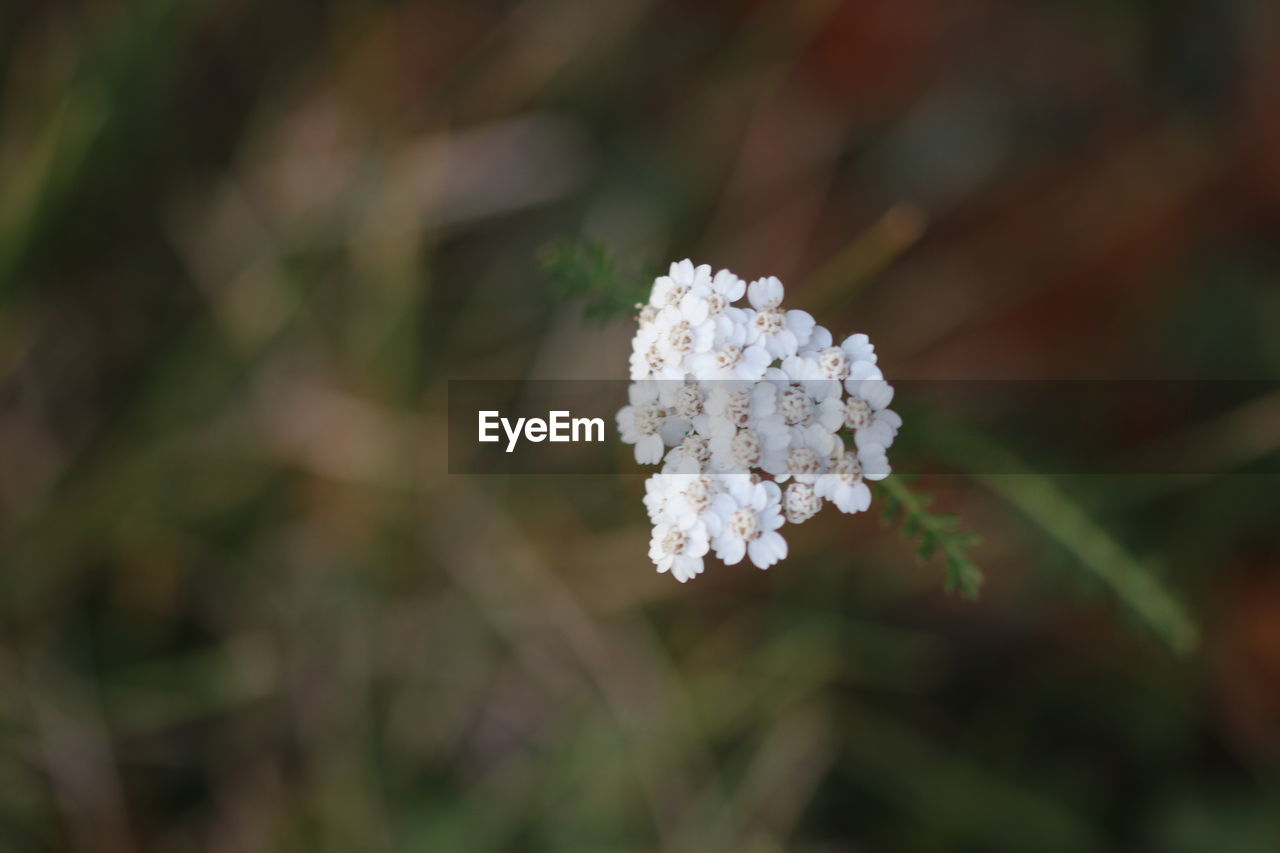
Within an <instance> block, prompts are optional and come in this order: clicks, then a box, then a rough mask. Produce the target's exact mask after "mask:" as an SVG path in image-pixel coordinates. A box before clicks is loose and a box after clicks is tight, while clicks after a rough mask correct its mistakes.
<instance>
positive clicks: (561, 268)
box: [540, 238, 648, 322]
mask: <svg viewBox="0 0 1280 853" xmlns="http://www.w3.org/2000/svg"><path fill="white" fill-rule="evenodd" d="M540 260H541V262H542V271H543V274H544V275H545V276H546V278H547V281H548V282H549V283H550V285H551V288H552V291H553V293H554V294H555V296H556V298H557V299H558V300H560V301H563V302H570V301H577V302H580V303H581V304H582V306H583V314H584V316H585V317H586V318H587V319H588V320H594V321H597V322H605V321H608V320H613V319H615V318H617V317H620V316H622V315H624V314H627V313H628V312H631V311H634V310H635V308H636V305H637V303H640V302H643V301H644V300H645V298H646V297H647V295H648V284H647V283H646V279H645V278H644V277H643V276H640V275H635V274H631V273H628V272H626V271H620V270H619V269H618V263H617V260H616V259H615V258H614V256H613V253H612V252H611V251H610V250H609V247H608V246H606V245H604V244H603V243H601V242H599V241H597V240H589V239H586V238H577V239H568V240H560V241H557V242H555V243H552V244H551V245H549V246H547V247H545V248H544V249H543V250H542V252H541V254H540Z"/></svg>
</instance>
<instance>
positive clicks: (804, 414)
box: [779, 385, 813, 426]
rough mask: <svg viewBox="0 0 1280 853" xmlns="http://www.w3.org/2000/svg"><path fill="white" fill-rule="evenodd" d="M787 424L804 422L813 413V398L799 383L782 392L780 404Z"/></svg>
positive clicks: (793, 424) (792, 424)
mask: <svg viewBox="0 0 1280 853" xmlns="http://www.w3.org/2000/svg"><path fill="white" fill-rule="evenodd" d="M779 408H780V409H781V410H782V417H783V418H784V419H786V422H787V426H795V425H796V424H802V423H804V422H805V421H807V420H809V418H810V417H811V416H812V415H813V398H812V397H810V396H809V395H808V393H806V392H805V390H804V389H803V388H801V387H800V386H798V385H792V386H791V387H790V388H788V389H787V390H786V391H784V392H783V393H782V403H781V405H780V406H779Z"/></svg>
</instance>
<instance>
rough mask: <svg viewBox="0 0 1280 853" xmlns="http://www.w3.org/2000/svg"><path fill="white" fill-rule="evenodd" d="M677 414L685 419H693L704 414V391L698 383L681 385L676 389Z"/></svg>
mask: <svg viewBox="0 0 1280 853" xmlns="http://www.w3.org/2000/svg"><path fill="white" fill-rule="evenodd" d="M675 410H676V414H677V415H679V416H680V417H682V418H684V419H685V420H692V419H693V418H695V417H697V416H698V415H700V414H702V392H701V391H699V390H698V386H696V385H681V386H680V387H679V388H678V389H677V390H676V402H675Z"/></svg>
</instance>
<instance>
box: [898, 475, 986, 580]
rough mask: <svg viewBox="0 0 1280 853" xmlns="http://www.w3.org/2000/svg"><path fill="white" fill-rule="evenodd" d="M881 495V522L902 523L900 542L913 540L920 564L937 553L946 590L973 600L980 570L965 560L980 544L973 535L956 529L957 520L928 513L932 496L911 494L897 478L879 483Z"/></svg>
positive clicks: (955, 517)
mask: <svg viewBox="0 0 1280 853" xmlns="http://www.w3.org/2000/svg"><path fill="white" fill-rule="evenodd" d="M881 488H882V490H883V492H884V496H883V497H884V519H885V521H886V522H887V523H893V522H894V521H896V520H897V519H898V518H901V519H902V538H903V539H906V540H911V539H917V540H918V545H917V547H916V556H917V557H919V558H920V561H921V562H924V561H926V560H928V559H929V558H930V557H932V556H933V555H934V554H935V553H936V552H938V551H941V552H942V555H943V559H944V560H945V561H946V572H947V574H946V588H947V591H948V592H959V593H960V594H961V595H962V596H964V597H965V598H976V597H977V596H978V590H979V589H980V588H981V587H982V569H981V568H979V567H978V565H977V564H976V563H974V562H973V560H971V559H970V558H969V553H968V552H969V550H970V549H971V548H973V547H975V546H976V545H978V544H979V543H980V542H981V541H982V537H981V536H979V535H978V534H976V533H970V532H968V531H964V530H961V529H960V517H959V516H957V515H947V514H943V513H936V512H930V511H929V509H928V506H929V504H930V503H931V502H932V501H933V495H931V494H929V493H928V492H913V491H912V490H911V489H910V488H909V487H908V486H907V484H906V481H905V480H904V479H903V478H902V477H901V476H898V477H890V478H889V479H887V480H884V481H883V482H882V483H881Z"/></svg>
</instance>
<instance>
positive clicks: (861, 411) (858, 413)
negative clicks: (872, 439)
mask: <svg viewBox="0 0 1280 853" xmlns="http://www.w3.org/2000/svg"><path fill="white" fill-rule="evenodd" d="M844 425H845V426H847V427H848V428H849V429H866V428H867V427H869V426H871V406H870V405H869V404H868V403H867V401H866V400H864V399H862V398H861V397H850V398H849V402H847V403H845V406H844Z"/></svg>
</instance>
